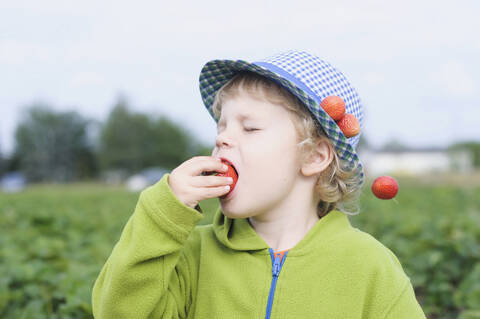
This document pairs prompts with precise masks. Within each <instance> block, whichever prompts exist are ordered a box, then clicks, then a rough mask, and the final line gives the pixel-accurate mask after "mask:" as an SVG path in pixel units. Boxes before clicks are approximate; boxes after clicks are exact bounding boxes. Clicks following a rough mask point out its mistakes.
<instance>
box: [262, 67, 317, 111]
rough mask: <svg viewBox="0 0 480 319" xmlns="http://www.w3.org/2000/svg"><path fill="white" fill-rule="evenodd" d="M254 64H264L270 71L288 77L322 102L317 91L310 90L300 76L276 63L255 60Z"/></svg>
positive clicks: (313, 97)
mask: <svg viewBox="0 0 480 319" xmlns="http://www.w3.org/2000/svg"><path fill="white" fill-rule="evenodd" d="M253 64H255V65H258V66H262V67H264V68H266V69H268V70H269V71H271V72H274V73H277V74H278V75H280V76H281V77H282V78H285V79H287V80H288V81H290V82H292V83H294V84H295V85H296V86H297V87H299V88H300V89H302V90H303V91H305V92H306V93H308V95H310V97H311V98H312V99H314V100H315V101H316V102H317V104H320V102H322V101H321V99H320V97H319V96H317V95H316V94H315V92H313V91H312V90H310V88H309V87H308V86H306V85H305V84H303V82H302V81H300V80H299V79H298V78H296V77H295V76H293V75H291V74H290V73H288V72H287V71H285V70H283V69H281V68H279V67H278V66H276V65H274V64H271V63H268V62H253Z"/></svg>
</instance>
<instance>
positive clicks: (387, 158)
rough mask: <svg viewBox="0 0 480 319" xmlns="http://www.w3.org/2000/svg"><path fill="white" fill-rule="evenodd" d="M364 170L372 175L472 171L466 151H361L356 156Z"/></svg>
mask: <svg viewBox="0 0 480 319" xmlns="http://www.w3.org/2000/svg"><path fill="white" fill-rule="evenodd" d="M359 157H360V159H361V161H362V163H363V164H364V167H365V170H366V171H368V172H369V174H372V175H380V174H388V173H395V174H407V175H419V174H425V173H447V172H459V173H469V172H472V171H473V156H472V154H471V153H470V152H469V151H467V150H458V151H447V150H446V149H404V150H398V151H381V150H364V151H362V152H361V153H360V154H359Z"/></svg>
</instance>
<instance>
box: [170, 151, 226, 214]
mask: <svg viewBox="0 0 480 319" xmlns="http://www.w3.org/2000/svg"><path fill="white" fill-rule="evenodd" d="M227 170H228V168H227V167H226V165H225V164H223V163H222V162H221V160H220V159H218V158H216V157H213V156H195V157H192V158H191V159H189V160H187V161H185V162H183V163H182V164H180V166H178V167H177V168H175V169H174V170H173V171H172V172H171V173H170V175H169V176H168V184H169V185H170V188H171V189H172V191H173V193H174V194H175V196H177V198H178V199H179V200H180V201H181V202H182V203H184V204H185V205H187V206H189V207H191V208H195V207H196V206H197V205H198V203H199V202H200V201H202V200H204V199H207V198H215V197H219V196H222V195H225V194H226V193H228V192H229V191H230V188H228V189H227V188H225V186H227V185H230V184H232V183H233V181H230V180H229V177H226V176H214V175H210V176H203V174H202V173H205V172H219V173H221V172H226V171H227Z"/></svg>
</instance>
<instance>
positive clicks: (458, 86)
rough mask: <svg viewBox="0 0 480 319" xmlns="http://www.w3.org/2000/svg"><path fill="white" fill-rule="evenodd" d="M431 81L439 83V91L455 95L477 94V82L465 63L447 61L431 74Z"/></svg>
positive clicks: (467, 95)
mask: <svg viewBox="0 0 480 319" xmlns="http://www.w3.org/2000/svg"><path fill="white" fill-rule="evenodd" d="M431 81H432V82H433V83H435V84H436V85H438V87H439V91H440V92H442V91H445V93H447V94H451V95H454V96H463V97H469V96H472V95H474V94H475V91H476V88H477V84H476V83H475V81H474V79H473V77H472V75H471V74H470V72H468V71H467V68H466V67H465V65H463V63H461V62H459V61H447V62H446V63H445V64H443V65H441V66H440V68H439V69H438V70H437V71H436V72H434V73H433V74H432V75H431Z"/></svg>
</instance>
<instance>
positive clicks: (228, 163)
mask: <svg viewBox="0 0 480 319" xmlns="http://www.w3.org/2000/svg"><path fill="white" fill-rule="evenodd" d="M221 160H222V161H223V162H224V163H225V164H227V165H230V166H231V167H232V168H233V170H234V171H235V175H237V177H238V171H237V169H236V168H235V165H233V164H232V163H231V162H230V161H229V160H227V159H225V158H223V157H221Z"/></svg>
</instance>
